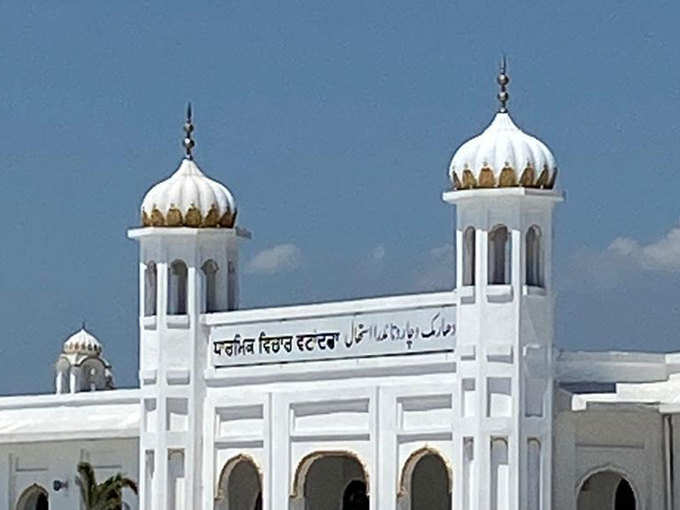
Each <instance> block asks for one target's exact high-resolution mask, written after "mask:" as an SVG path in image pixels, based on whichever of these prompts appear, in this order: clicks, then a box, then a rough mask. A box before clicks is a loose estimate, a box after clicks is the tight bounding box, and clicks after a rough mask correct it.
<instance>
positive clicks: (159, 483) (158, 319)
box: [128, 105, 250, 510]
mask: <svg viewBox="0 0 680 510" xmlns="http://www.w3.org/2000/svg"><path fill="white" fill-rule="evenodd" d="M193 129H194V126H193V124H192V119H191V105H189V108H188V110H187V119H186V123H185V124H184V131H185V133H186V135H185V138H184V142H183V144H184V148H185V156H184V158H183V160H182V162H181V163H180V165H179V168H178V169H177V171H176V172H175V173H174V174H173V175H172V176H170V178H168V179H167V180H165V181H162V182H160V183H159V184H156V185H155V186H154V187H153V188H151V190H149V192H148V193H147V194H146V196H145V197H144V201H143V202H142V208H141V209H142V210H141V214H142V224H143V227H142V228H136V229H131V230H130V231H129V232H128V235H129V237H130V238H132V239H137V240H138V241H139V244H140V258H139V282H140V284H139V296H140V298H139V303H140V306H139V331H140V334H139V340H140V385H141V387H142V392H143V404H142V406H143V409H142V412H143V417H144V418H143V420H142V425H141V431H140V466H141V468H140V473H142V475H141V476H140V508H144V509H147V510H183V509H186V508H200V507H201V501H200V487H201V485H202V482H201V469H200V466H201V465H202V459H201V436H202V434H203V423H202V417H203V399H204V395H205V385H204V383H203V373H204V370H205V368H206V352H207V347H206V346H207V343H208V338H207V336H206V334H205V332H204V330H203V328H202V326H201V322H200V318H201V315H202V314H206V313H211V312H220V311H227V310H233V309H236V308H237V307H238V295H239V293H238V244H239V241H240V240H241V239H244V238H249V237H250V234H249V232H248V231H247V230H243V229H239V228H237V227H236V226H235V220H236V204H235V201H234V198H233V196H232V194H231V192H230V191H229V190H228V189H227V188H226V187H225V186H223V185H222V184H220V183H218V182H215V181H213V180H211V179H209V178H208V177H206V176H205V175H204V174H203V173H202V172H201V170H200V169H199V167H198V165H196V163H195V161H194V158H193V154H192V149H193V147H194V140H193V139H192V132H193Z"/></svg>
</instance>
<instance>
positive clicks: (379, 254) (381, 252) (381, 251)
mask: <svg viewBox="0 0 680 510" xmlns="http://www.w3.org/2000/svg"><path fill="white" fill-rule="evenodd" d="M371 258H372V259H373V260H374V261H380V260H382V259H384V258H385V247H384V246H383V245H382V244H379V245H378V246H376V247H375V248H373V251H372V252H371Z"/></svg>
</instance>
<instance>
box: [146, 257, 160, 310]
mask: <svg viewBox="0 0 680 510" xmlns="http://www.w3.org/2000/svg"><path fill="white" fill-rule="evenodd" d="M157 282H158V271H157V269H156V263H155V262H154V261H153V260H152V261H150V262H147V264H146V267H145V268H144V315H145V316H146V317H150V316H152V315H156V294H157V293H156V289H157Z"/></svg>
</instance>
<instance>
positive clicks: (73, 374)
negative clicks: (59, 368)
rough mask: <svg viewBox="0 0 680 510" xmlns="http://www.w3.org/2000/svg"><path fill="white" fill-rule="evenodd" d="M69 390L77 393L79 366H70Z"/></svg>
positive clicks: (78, 388)
mask: <svg viewBox="0 0 680 510" xmlns="http://www.w3.org/2000/svg"><path fill="white" fill-rule="evenodd" d="M69 391H70V392H71V393H78V391H80V367H71V371H70V373H69Z"/></svg>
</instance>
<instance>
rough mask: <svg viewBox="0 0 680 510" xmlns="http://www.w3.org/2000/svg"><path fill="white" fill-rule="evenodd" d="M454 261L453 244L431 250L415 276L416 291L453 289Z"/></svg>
mask: <svg viewBox="0 0 680 510" xmlns="http://www.w3.org/2000/svg"><path fill="white" fill-rule="evenodd" d="M455 271H456V260H455V251H454V248H453V244H451V243H447V244H444V245H442V246H437V247H435V248H432V249H431V250H430V252H429V257H427V259H426V261H425V265H424V266H423V267H422V268H421V269H420V270H419V271H417V273H416V274H415V282H414V286H415V289H414V290H417V291H425V292H427V291H433V290H444V289H453V287H454V286H455V281H454V277H455Z"/></svg>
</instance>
